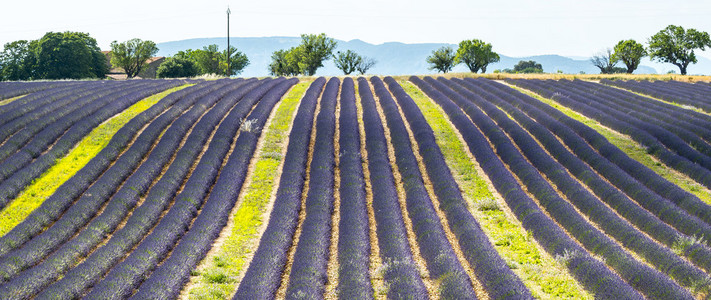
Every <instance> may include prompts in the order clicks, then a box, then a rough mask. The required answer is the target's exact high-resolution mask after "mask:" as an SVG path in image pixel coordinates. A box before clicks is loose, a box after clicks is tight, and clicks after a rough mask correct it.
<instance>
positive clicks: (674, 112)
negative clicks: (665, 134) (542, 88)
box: [573, 80, 711, 141]
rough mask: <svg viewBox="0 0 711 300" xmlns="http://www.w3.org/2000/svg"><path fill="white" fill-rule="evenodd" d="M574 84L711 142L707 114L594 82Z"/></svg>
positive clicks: (578, 81)
mask: <svg viewBox="0 0 711 300" xmlns="http://www.w3.org/2000/svg"><path fill="white" fill-rule="evenodd" d="M573 84H574V85H575V86H577V87H580V88H584V89H586V90H594V91H596V92H599V93H602V94H603V95H605V96H606V99H608V100H610V101H614V102H615V103H617V104H618V105H621V106H624V107H628V108H632V109H634V110H635V112H643V113H644V114H645V115H648V116H651V117H654V118H656V119H657V120H658V121H657V122H660V123H662V124H664V123H668V124H671V125H674V126H678V127H681V128H684V129H686V130H689V131H690V133H692V134H694V135H697V136H699V137H701V138H703V139H704V140H706V141H711V129H709V128H710V127H711V116H709V115H707V114H703V113H699V112H696V111H693V110H688V109H684V108H681V107H678V106H674V105H671V104H667V103H664V102H661V101H656V100H652V99H649V98H647V97H642V96H639V95H637V94H634V93H629V92H626V91H622V90H619V89H615V88H610V87H607V86H604V85H600V84H596V83H592V82H586V81H582V80H575V81H573Z"/></svg>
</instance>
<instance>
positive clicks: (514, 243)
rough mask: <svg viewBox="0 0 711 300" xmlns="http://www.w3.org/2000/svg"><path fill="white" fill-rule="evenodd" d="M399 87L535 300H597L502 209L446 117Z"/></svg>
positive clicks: (406, 86)
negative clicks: (423, 119) (429, 128)
mask: <svg viewBox="0 0 711 300" xmlns="http://www.w3.org/2000/svg"><path fill="white" fill-rule="evenodd" d="M400 85H401V86H402V87H403V88H404V89H405V91H406V92H407V93H408V94H409V95H410V96H411V97H412V99H413V100H415V103H417V106H418V107H419V108H420V110H421V111H422V113H423V114H424V116H425V119H426V120H427V123H429V124H430V126H431V127H432V130H433V131H434V134H435V140H436V141H437V144H438V145H439V147H440V149H441V150H442V154H443V155H444V158H445V160H446V162H447V165H448V166H449V168H450V170H451V171H452V175H454V178H455V179H456V180H457V183H458V184H459V187H460V188H461V190H462V192H463V195H464V198H465V199H466V200H467V201H468V204H469V210H470V211H471V213H472V214H473V215H474V217H475V218H476V220H477V221H478V222H479V224H480V225H481V227H482V229H483V230H484V232H485V233H486V235H487V236H488V237H489V240H490V241H491V242H492V244H494V247H495V248H496V251H497V252H498V253H499V255H501V257H503V258H504V260H505V261H506V262H507V263H508V265H509V267H510V268H512V269H513V271H514V273H516V275H518V276H519V277H520V278H521V279H522V280H523V283H524V284H525V285H526V287H528V288H529V289H530V290H531V292H532V293H533V295H534V296H535V297H536V298H540V299H592V298H593V297H592V295H590V294H588V293H587V292H586V291H585V290H583V288H582V286H580V285H579V284H578V283H577V281H575V279H574V278H573V277H572V276H571V275H570V274H569V273H568V271H567V269H565V267H564V266H562V265H560V264H558V263H557V262H556V261H555V259H554V258H553V257H551V256H550V255H549V254H548V253H546V252H544V251H542V250H541V249H539V248H538V247H537V246H536V244H535V241H534V240H533V238H532V237H531V235H530V234H528V233H527V232H526V231H525V229H523V227H522V226H521V224H520V223H519V222H518V221H516V220H515V219H514V218H513V217H511V216H509V215H507V214H506V213H504V212H503V211H502V210H501V209H499V208H498V207H497V204H496V201H495V200H494V195H493V194H492V192H491V190H490V189H489V187H488V184H487V182H486V180H485V179H484V178H482V177H481V176H480V175H479V173H478V172H477V167H478V164H477V163H476V161H472V160H470V158H469V156H468V154H467V151H466V149H465V145H464V142H463V141H462V140H461V139H460V138H459V136H458V135H457V133H456V129H455V128H454V126H453V125H452V124H451V123H450V122H449V119H448V118H447V115H446V114H445V113H444V111H443V110H442V109H441V108H440V107H439V106H438V105H437V104H436V103H434V102H433V101H432V100H431V99H430V98H429V97H427V96H426V95H425V94H423V93H422V91H420V90H419V89H418V88H417V87H416V86H415V85H414V84H412V83H410V82H409V81H404V80H402V81H400Z"/></svg>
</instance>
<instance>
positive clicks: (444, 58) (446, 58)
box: [427, 46, 455, 73]
mask: <svg viewBox="0 0 711 300" xmlns="http://www.w3.org/2000/svg"><path fill="white" fill-rule="evenodd" d="M454 56H455V53H454V50H453V49H452V47H446V46H445V47H442V48H439V49H437V50H434V51H432V55H430V56H428V57H427V63H429V64H430V67H429V69H430V70H437V72H442V73H447V72H449V71H451V70H452V68H453V67H454V65H455V63H454Z"/></svg>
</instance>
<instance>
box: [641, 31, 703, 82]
mask: <svg viewBox="0 0 711 300" xmlns="http://www.w3.org/2000/svg"><path fill="white" fill-rule="evenodd" d="M706 47H711V39H710V38H709V34H708V33H707V32H705V31H697V30H696V29H693V28H689V29H688V30H685V29H684V28H683V27H681V26H675V25H669V26H667V27H666V28H664V29H663V30H661V31H659V32H657V33H656V34H655V35H653V36H652V37H651V38H650V39H649V56H650V57H651V58H652V59H655V60H658V61H660V62H666V63H671V64H673V65H675V66H677V67H679V71H680V72H681V74H682V75H686V69H687V67H688V66H689V64H690V63H696V62H697V59H696V54H694V50H695V49H700V50H701V51H703V50H704V49H705V48H706Z"/></svg>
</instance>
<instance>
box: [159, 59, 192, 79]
mask: <svg viewBox="0 0 711 300" xmlns="http://www.w3.org/2000/svg"><path fill="white" fill-rule="evenodd" d="M198 73H199V71H198V68H197V65H196V64H195V62H194V61H192V60H189V59H186V58H181V57H170V58H168V59H166V60H165V61H164V62H163V63H162V64H160V66H159V67H158V71H157V72H156V76H157V77H158V78H177V77H193V76H197V75H198Z"/></svg>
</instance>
